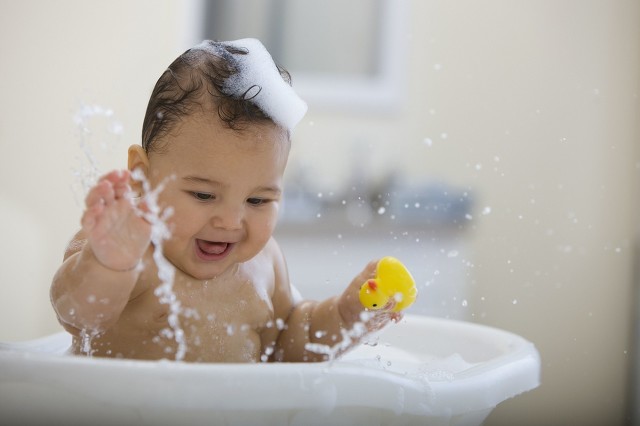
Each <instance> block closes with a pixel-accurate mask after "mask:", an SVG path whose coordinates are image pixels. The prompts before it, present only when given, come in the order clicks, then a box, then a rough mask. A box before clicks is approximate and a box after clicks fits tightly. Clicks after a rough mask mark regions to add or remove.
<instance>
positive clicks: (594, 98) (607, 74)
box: [0, 0, 640, 425]
mask: <svg viewBox="0 0 640 426" xmlns="http://www.w3.org/2000/svg"><path fill="white" fill-rule="evenodd" d="M182 5H184V3H181V2H171V1H169V0H165V1H152V0H149V1H136V2H129V1H126V0H118V1H110V2H100V3H99V2H97V1H92V2H89V1H80V0H78V1H70V0H64V1H56V2H46V1H35V0H27V1H20V2H17V1H9V0H0V51H1V52H2V56H1V59H0V61H2V62H1V63H2V73H1V76H2V78H1V79H0V93H2V94H3V96H2V98H1V99H0V147H1V148H2V152H3V155H2V156H0V185H1V187H2V190H1V192H0V200H1V204H0V215H1V216H0V217H2V218H3V220H2V230H3V231H5V232H4V233H3V236H4V238H5V240H4V241H3V243H2V245H1V247H2V251H1V252H0V253H1V254H2V256H1V257H0V277H1V278H2V282H1V283H0V294H1V297H0V339H5V340H14V339H27V338H32V337H36V336H39V335H42V334H47V333H49V332H52V331H54V330H58V329H59V327H58V326H57V324H56V323H55V319H54V317H53V314H52V311H51V308H50V306H49V302H48V287H49V283H50V280H51V276H52V275H53V273H54V272H55V270H56V267H57V265H58V264H59V262H60V260H61V257H62V253H63V250H64V246H65V244H66V242H67V240H68V238H69V237H70V236H71V235H72V234H73V233H74V232H75V230H76V229H77V226H78V221H79V216H80V212H81V210H80V207H79V205H78V204H77V203H76V200H75V196H74V194H73V192H72V190H71V189H70V187H71V186H72V185H74V184H75V183H76V181H75V179H74V177H73V176H72V173H71V171H72V169H73V168H75V167H77V166H78V163H79V161H80V160H78V158H77V157H81V156H82V153H81V150H80V149H79V146H78V143H79V142H78V135H77V132H76V129H75V127H74V125H73V122H72V117H73V114H74V112H75V111H76V109H77V108H78V107H79V105H80V104H81V103H82V102H85V103H99V104H102V105H105V106H109V107H112V108H113V109H114V111H115V112H116V115H117V116H118V118H119V119H120V120H121V121H122V123H123V125H124V133H123V136H122V137H121V138H119V139H118V138H113V137H111V136H109V135H106V136H105V137H106V139H112V140H110V141H109V143H110V144H111V145H112V147H111V150H112V151H111V152H112V155H111V156H110V157H109V159H108V160H107V162H106V164H105V168H108V167H115V166H121V167H124V166H125V164H126V163H125V159H126V152H125V151H126V147H127V146H128V145H129V144H130V143H135V142H138V140H139V131H140V123H141V120H142V117H143V114H144V108H145V106H146V101H147V97H148V94H149V93H150V90H151V88H152V86H153V84H154V82H155V79H157V77H158V76H159V74H160V73H161V72H162V70H163V69H164V67H166V65H168V63H169V62H170V61H171V60H173V58H174V57H175V56H177V54H178V53H180V52H181V51H182V50H183V48H185V47H186V46H185V45H184V35H185V34H186V33H188V32H189V31H188V28H186V27H185V13H187V12H186V11H185V9H184V8H183V7H181V6H182ZM409 16H410V20H409V23H408V25H407V29H406V43H407V44H408V50H409V52H410V54H409V55H410V56H409V58H408V60H409V68H408V72H407V76H406V79H407V85H408V89H409V90H408V93H407V100H406V105H405V108H404V110H403V111H402V112H400V113H399V114H397V115H388V116H367V115H363V114H360V113H353V114H349V113H344V112H340V113H330V112H326V111H319V110H314V109H313V107H312V109H311V111H310V112H309V115H308V116H307V117H306V118H305V120H304V121H303V123H301V125H300V127H299V128H298V129H297V130H296V134H295V139H296V140H295V144H294V150H293V153H292V163H293V164H296V163H302V164H305V165H306V166H307V167H309V170H310V171H311V172H312V176H314V177H315V178H316V179H315V180H316V182H317V185H318V188H320V189H326V188H335V187H337V186H338V185H340V184H341V183H342V182H344V180H345V178H346V177H347V176H349V173H350V171H351V170H352V164H351V163H350V160H351V153H352V147H353V144H354V142H358V143H364V145H365V146H367V147H368V146H370V147H371V150H370V154H371V158H370V159H369V161H368V162H367V163H366V164H363V165H361V166H362V167H364V168H366V169H367V170H375V171H378V172H379V173H384V172H386V171H388V170H390V169H393V168H395V167H401V168H402V169H403V170H405V171H406V172H407V173H408V174H409V176H410V178H411V180H413V181H419V180H421V179H425V178H430V177H435V178H439V179H443V180H446V181H447V182H450V183H453V184H456V185H460V186H465V187H469V188H470V189H471V190H472V191H473V192H474V195H475V197H476V199H477V205H476V211H474V213H473V216H474V219H473V220H472V229H471V232H470V240H471V241H470V249H471V252H472V264H473V266H469V267H468V268H469V276H470V280H471V282H472V285H473V289H474V297H473V298H471V299H470V300H469V303H468V307H467V309H469V314H470V316H471V317H472V318H474V319H475V320H476V321H479V322H483V323H486V324H490V325H495V326H499V327H502V328H506V329H508V330H511V331H514V332H516V333H519V334H522V335H523V336H525V337H526V338H528V339H530V340H532V341H533V342H534V343H535V344H536V345H537V347H538V348H539V350H540V352H541V355H542V361H543V377H542V381H543V384H542V386H541V387H540V388H539V389H538V390H536V391H534V392H531V393H529V394H526V395H524V396H522V397H519V398H516V399H514V400H512V401H508V402H506V403H504V404H503V405H501V406H499V407H498V409H497V410H496V411H495V413H494V414H493V415H492V416H491V417H490V418H489V420H488V424H491V425H498V424H504V425H510V424H519V425H525V424H531V425H541V424H553V425H574V424H582V425H601V424H611V425H616V424H619V425H621V424H623V422H624V416H625V388H626V386H627V382H628V369H627V367H628V365H629V363H630V362H631V360H632V358H633V357H634V356H635V354H633V353H632V352H631V350H632V344H631V342H630V335H631V326H632V324H631V309H632V297H631V296H632V290H633V289H632V277H631V274H632V257H633V252H634V250H635V248H634V237H635V236H636V235H637V233H638V231H639V229H638V228H639V227H638V225H639V221H638V207H639V206H638V198H639V195H640V194H639V192H640V191H639V190H640V185H639V183H638V182H640V181H639V177H640V176H639V175H640V143H639V139H640V129H639V128H638V122H640V120H639V118H640V114H639V107H638V102H639V101H638V90H639V85H640V58H639V55H640V5H639V4H638V2H637V1H632V0H629V1H624V0H615V1H610V0H592V1H579V0H566V1H562V2H555V1H551V0H548V1H526V2H511V1H508V0H491V1H485V2H477V1H471V0H465V1H457V2H445V1H426V0H425V1H421V0H414V1H411V2H410V14H409ZM436 65H438V66H436ZM294 81H295V75H294ZM443 133H446V135H447V137H446V139H445V138H442V137H441V135H442V134H443ZM427 137H428V138H431V139H432V141H433V143H432V145H431V146H429V145H426V144H424V142H423V141H424V139H425V138H427ZM485 206H489V207H490V208H491V213H490V214H488V215H482V214H481V210H482V209H483V208H484V207H485ZM514 301H515V302H516V303H514Z"/></svg>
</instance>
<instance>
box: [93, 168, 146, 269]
mask: <svg viewBox="0 0 640 426" xmlns="http://www.w3.org/2000/svg"><path fill="white" fill-rule="evenodd" d="M130 177H131V175H130V173H129V171H126V170H124V171H113V172H111V173H108V174H106V175H104V176H103V177H101V178H100V180H99V181H98V183H97V184H96V185H95V186H94V187H93V188H92V189H91V190H90V191H89V194H88V195H87V198H86V200H85V204H86V209H85V212H84V214H83V216H82V220H81V223H82V229H83V232H84V235H85V236H86V238H87V244H89V246H90V248H91V250H92V251H93V254H94V256H95V257H96V259H97V260H98V262H100V263H101V264H102V265H103V266H105V267H107V268H109V269H113V270H115V271H127V270H131V269H133V268H135V267H136V266H137V265H138V262H139V261H140V259H141V258H142V255H143V254H144V252H145V251H146V250H147V248H148V246H149V244H150V239H151V225H150V224H149V223H148V222H147V221H146V220H144V219H143V218H142V217H141V215H140V210H139V208H140V207H141V206H136V205H135V203H134V200H133V197H132V193H131V187H130V186H129V179H130Z"/></svg>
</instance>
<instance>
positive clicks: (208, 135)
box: [148, 114, 289, 279]
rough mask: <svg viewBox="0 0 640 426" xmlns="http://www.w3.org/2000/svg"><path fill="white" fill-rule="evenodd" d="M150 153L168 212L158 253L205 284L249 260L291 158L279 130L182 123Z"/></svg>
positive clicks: (274, 212) (193, 119)
mask: <svg viewBox="0 0 640 426" xmlns="http://www.w3.org/2000/svg"><path fill="white" fill-rule="evenodd" d="M163 142H164V143H163V145H164V146H166V148H165V149H163V150H162V152H160V153H151V154H150V155H149V170H148V178H149V180H150V181H151V184H152V186H153V187H155V186H156V185H157V184H159V183H160V182H162V181H163V180H164V179H165V178H167V177H169V176H173V178H172V179H171V180H168V181H166V188H165V189H164V190H163V191H162V192H161V194H160V198H159V200H160V205H161V207H167V206H171V207H172V208H173V209H174V210H175V212H174V214H173V215H172V216H171V217H170V218H169V220H168V222H169V227H170V229H171V234H172V235H171V239H170V240H168V241H167V242H166V243H165V245H164V247H163V248H164V255H165V256H166V258H167V259H168V260H169V261H170V262H171V263H173V264H174V266H176V267H177V268H178V269H180V270H182V271H183V272H185V273H186V274H188V275H190V276H192V277H195V278H197V279H211V278H214V277H216V276H218V275H220V274H222V273H224V272H225V271H228V270H230V268H232V267H233V266H234V265H236V264H238V263H240V262H245V261H247V260H249V259H251V258H253V257H254V256H255V255H256V254H258V253H259V252H260V250H262V248H263V247H264V246H265V244H266V243H267V242H268V241H269V238H270V237H271V234H272V232H273V229H274V228H275V225H276V219H277V216H278V206H279V203H280V200H281V197H282V183H283V182H282V180H283V174H284V169H285V166H286V162H287V157H288V153H289V149H288V146H289V143H288V140H287V135H286V132H285V131H284V130H282V129H281V128H278V127H277V126H275V125H274V124H271V123H264V124H251V125H248V126H247V129H245V130H243V131H241V132H238V131H234V130H230V129H227V128H226V127H223V126H222V125H221V123H220V122H219V120H218V118H217V116H215V115H213V117H212V116H211V115H210V116H209V117H206V118H205V116H204V115H203V114H199V115H194V116H190V117H188V118H187V119H186V120H184V121H183V123H182V124H181V125H180V126H179V127H177V128H176V129H174V130H173V131H171V132H170V134H169V135H168V136H166V137H165V140H164V141H163Z"/></svg>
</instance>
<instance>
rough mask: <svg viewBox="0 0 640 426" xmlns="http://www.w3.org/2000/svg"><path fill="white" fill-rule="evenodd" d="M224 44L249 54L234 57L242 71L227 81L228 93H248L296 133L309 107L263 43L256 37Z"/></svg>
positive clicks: (203, 46) (225, 86)
mask: <svg viewBox="0 0 640 426" xmlns="http://www.w3.org/2000/svg"><path fill="white" fill-rule="evenodd" d="M222 44H224V45H228V46H233V47H235V48H239V49H243V50H246V51H248V54H246V55H241V54H235V55H233V56H234V59H235V60H236V61H237V64H238V67H239V72H238V73H236V74H234V75H232V76H231V77H229V78H228V79H227V81H226V82H225V85H224V91H225V94H229V95H236V96H244V95H245V94H246V96H247V97H251V99H252V102H254V103H255V104H256V105H257V106H258V107H259V108H260V109H261V110H262V111H264V113H265V114H267V115H268V116H269V117H270V118H271V119H272V120H273V121H274V122H276V123H277V124H279V125H280V126H282V127H284V128H285V129H288V130H289V131H291V130H293V128H294V127H295V126H296V125H297V124H298V123H299V122H300V120H302V117H304V115H305V114H306V113H307V104H306V103H305V102H304V101H303V100H302V99H300V97H299V96H298V95H297V94H296V92H295V91H294V90H293V88H292V87H291V86H290V85H289V84H287V82H286V81H284V80H283V79H282V76H281V75H280V72H279V71H278V68H277V67H276V64H275V63H274V62H273V58H271V55H270V54H269V52H268V51H267V49H266V48H265V47H264V46H263V44H262V43H261V42H260V41H259V40H257V39H254V38H245V39H240V40H235V41H228V42H223V43H222ZM196 48H200V49H205V50H209V49H211V48H212V46H211V44H210V43H208V42H203V43H201V44H199V45H198V46H196ZM256 86H258V87H259V88H258V87H256Z"/></svg>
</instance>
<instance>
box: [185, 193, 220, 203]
mask: <svg viewBox="0 0 640 426" xmlns="http://www.w3.org/2000/svg"><path fill="white" fill-rule="evenodd" d="M191 194H193V196H194V197H196V199H197V200H199V201H210V200H213V199H214V198H215V195H213V194H209V193H207V192H192V193H191Z"/></svg>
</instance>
